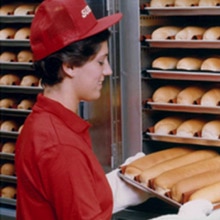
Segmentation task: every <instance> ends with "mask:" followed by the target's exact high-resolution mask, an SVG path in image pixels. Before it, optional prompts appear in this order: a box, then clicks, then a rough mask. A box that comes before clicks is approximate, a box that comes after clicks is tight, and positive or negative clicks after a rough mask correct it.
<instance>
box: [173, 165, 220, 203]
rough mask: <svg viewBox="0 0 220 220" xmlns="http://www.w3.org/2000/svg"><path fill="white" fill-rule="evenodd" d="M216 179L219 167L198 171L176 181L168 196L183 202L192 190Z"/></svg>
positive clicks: (219, 178) (219, 171) (219, 170)
mask: <svg viewBox="0 0 220 220" xmlns="http://www.w3.org/2000/svg"><path fill="white" fill-rule="evenodd" d="M217 181H220V168H218V169H216V170H210V171H208V172H204V173H200V174H197V175H194V176H192V177H189V178H186V179H183V180H181V181H179V182H177V183H176V184H174V185H173V187H172V188H171V191H170V196H171V198H172V199H173V200H175V201H177V202H180V203H185V202H187V201H188V199H189V196H190V195H191V194H192V193H193V192H195V191H196V190H198V189H201V188H202V187H205V186H208V185H210V184H213V183H215V182H217Z"/></svg>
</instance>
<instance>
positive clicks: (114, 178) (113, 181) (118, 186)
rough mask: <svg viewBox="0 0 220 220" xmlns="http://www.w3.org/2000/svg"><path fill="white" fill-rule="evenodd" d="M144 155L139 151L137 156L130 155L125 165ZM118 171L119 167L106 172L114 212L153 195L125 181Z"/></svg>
mask: <svg viewBox="0 0 220 220" xmlns="http://www.w3.org/2000/svg"><path fill="white" fill-rule="evenodd" d="M144 155H145V154H144V153H142V152H140V153H137V154H136V155H135V156H133V157H129V158H128V159H127V160H126V161H125V163H124V164H123V165H126V164H128V163H131V162H132V161H134V160H136V159H138V158H140V157H142V156H144ZM118 172H119V169H115V170H113V171H112V172H110V173H108V174H106V177H107V179H108V182H109V185H110V187H111V189H112V194H113V200H114V204H113V213H116V212H118V211H120V210H123V209H125V208H126V207H128V206H134V205H138V204H140V203H143V202H144V201H146V200H147V199H149V198H150V197H151V195H150V194H148V193H147V192H144V191H142V190H140V189H138V188H136V187H134V186H132V185H130V184H128V183H126V182H125V181H123V180H122V179H121V178H120V177H119V176H118Z"/></svg>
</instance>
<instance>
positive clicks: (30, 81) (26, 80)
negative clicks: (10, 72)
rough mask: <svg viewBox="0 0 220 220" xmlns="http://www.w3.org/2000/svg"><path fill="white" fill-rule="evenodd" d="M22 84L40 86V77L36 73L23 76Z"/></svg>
mask: <svg viewBox="0 0 220 220" xmlns="http://www.w3.org/2000/svg"><path fill="white" fill-rule="evenodd" d="M20 85H21V86H38V85H39V78H38V77H37V76H34V75H26V76H23V78H22V80H21V84H20Z"/></svg>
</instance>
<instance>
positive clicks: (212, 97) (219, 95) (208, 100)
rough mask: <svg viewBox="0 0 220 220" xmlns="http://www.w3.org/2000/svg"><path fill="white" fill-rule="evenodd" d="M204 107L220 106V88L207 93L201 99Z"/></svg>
mask: <svg viewBox="0 0 220 220" xmlns="http://www.w3.org/2000/svg"><path fill="white" fill-rule="evenodd" d="M200 104H201V105H202V106H213V107H214V106H220V88H213V89H210V90H209V91H207V92H206V93H205V94H204V95H203V96H202V98H201V100H200Z"/></svg>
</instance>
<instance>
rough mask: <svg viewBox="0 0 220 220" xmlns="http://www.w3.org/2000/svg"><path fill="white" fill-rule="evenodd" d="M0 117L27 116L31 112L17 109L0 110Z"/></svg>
mask: <svg viewBox="0 0 220 220" xmlns="http://www.w3.org/2000/svg"><path fill="white" fill-rule="evenodd" d="M0 113H1V115H10V116H27V115H29V114H30V113H31V110H26V109H17V108H1V107H0Z"/></svg>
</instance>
